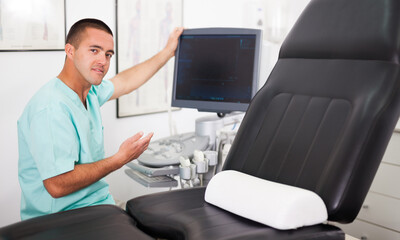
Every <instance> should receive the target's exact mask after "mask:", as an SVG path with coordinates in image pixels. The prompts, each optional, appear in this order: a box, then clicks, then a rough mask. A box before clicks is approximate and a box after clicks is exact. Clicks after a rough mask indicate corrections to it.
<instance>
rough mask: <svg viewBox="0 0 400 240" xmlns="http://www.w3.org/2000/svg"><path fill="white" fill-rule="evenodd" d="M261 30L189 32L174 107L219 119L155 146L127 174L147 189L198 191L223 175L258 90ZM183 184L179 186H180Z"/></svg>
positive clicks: (181, 50) (180, 53)
mask: <svg viewBox="0 0 400 240" xmlns="http://www.w3.org/2000/svg"><path fill="white" fill-rule="evenodd" d="M260 48H261V30H257V29H244V28H201V29H187V30H184V32H183V33H182V35H181V37H180V39H179V44H178V48H177V50H176V54H175V69H174V79H173V90H172V101H171V105H172V107H180V108H195V109H197V110H198V111H205V112H215V113H217V115H215V116H211V117H203V118H199V119H197V120H196V124H195V132H191V133H184V134H179V135H174V136H170V137H166V138H163V139H159V140H156V141H152V142H151V143H150V145H149V147H148V149H147V150H146V151H145V152H144V153H143V154H142V155H141V156H140V157H139V158H138V159H136V160H134V161H132V162H130V163H128V164H127V166H128V167H129V168H128V169H126V170H125V173H126V174H127V175H128V176H130V177H131V178H132V179H134V180H135V181H137V182H138V183H140V184H142V185H144V186H146V187H177V186H178V180H180V186H181V187H182V188H183V187H193V186H196V185H198V186H201V185H203V184H206V183H207V181H208V180H209V179H211V177H212V176H213V175H214V174H215V173H216V172H218V171H219V170H220V169H221V167H222V164H223V160H224V157H225V156H226V154H227V151H229V146H230V143H231V142H232V141H233V138H234V136H235V134H236V130H237V129H238V126H239V125H240V122H241V120H242V118H243V116H244V112H245V111H246V110H247V107H248V105H249V103H250V101H251V99H252V98H253V96H254V95H255V93H256V92H257V90H258V76H259V61H260V52H261V49H260ZM177 179H178V180H177Z"/></svg>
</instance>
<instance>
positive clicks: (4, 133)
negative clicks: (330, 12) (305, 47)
mask: <svg viewBox="0 0 400 240" xmlns="http://www.w3.org/2000/svg"><path fill="white" fill-rule="evenodd" d="M269 1H271V0H269ZM277 1H278V0H277ZM279 1H282V0H279ZM288 1H292V3H294V2H297V3H298V2H299V1H300V0H288ZM247 2H249V3H248V4H245V0H237V1H229V0H185V1H184V9H183V11H184V19H183V21H184V27H186V28H194V27H211V26H212V27H222V26H224V27H253V26H252V24H254V21H253V20H254V16H253V15H252V14H251V13H253V12H254V11H255V9H257V8H259V7H263V8H265V4H266V3H268V1H261V0H254V1H251V0H250V1H248V0H247ZM301 2H308V0H303V1H301ZM66 5H67V6H66V7H67V9H66V12H67V16H66V24H67V29H69V28H70V26H71V25H72V24H73V23H74V22H76V21H77V20H79V19H81V18H86V17H94V18H98V19H101V20H103V21H104V22H106V23H107V24H108V25H109V26H110V27H111V29H112V30H113V32H114V33H115V19H116V18H115V1H114V0H85V1H82V0H66ZM303 6H304V4H300V5H299V7H296V8H295V9H299V8H302V7H303ZM273 46H274V47H273V48H272V50H271V52H273V54H272V58H271V59H272V60H270V61H269V65H271V64H272V65H273V61H274V59H275V58H276V56H277V50H276V49H279V44H278V45H273ZM274 49H275V50H274ZM64 56H65V55H64V53H63V52H62V51H58V52H57V51H56V52H0V81H1V82H2V83H3V84H2V87H1V88H0V164H1V167H0V227H1V226H4V225H7V224H10V223H13V222H17V221H19V219H20V217H19V210H20V207H19V206H20V197H21V194H20V188H19V183H18V166H17V163H18V145H17V126H16V122H17V119H18V117H19V116H20V114H21V113H22V111H23V109H24V107H25V105H26V103H27V102H28V100H29V99H30V97H31V96H32V95H33V94H34V93H35V92H36V91H37V90H38V89H39V88H40V87H41V86H42V85H43V84H44V83H45V82H47V81H48V80H50V79H51V78H53V77H55V76H57V75H58V73H59V72H60V71H61V68H62V66H63V62H64ZM267 58H268V57H267ZM115 59H116V58H115V57H114V58H113V61H112V63H111V67H110V70H109V73H108V74H107V76H106V77H108V78H110V77H112V76H114V75H115V74H116V66H115ZM269 70H270V66H265V73H261V75H262V76H264V77H263V78H266V76H267V75H268V71H269ZM204 115H207V113H198V112H197V111H195V110H189V109H184V110H180V111H176V112H173V113H172V118H173V120H174V121H175V122H176V126H177V130H178V133H183V132H189V131H194V120H195V119H196V118H198V117H200V116H204ZM102 116H103V125H104V127H105V131H104V136H105V151H106V155H107V156H109V155H112V154H114V153H115V152H116V151H117V150H118V148H119V145H120V143H122V141H123V140H125V139H126V138H127V137H129V136H131V135H133V134H135V133H136V132H138V131H144V132H155V136H154V139H157V138H161V137H165V136H168V135H169V128H168V114H167V113H157V114H151V115H143V116H136V117H129V118H123V119H117V118H116V102H115V100H114V101H110V102H108V103H106V104H105V105H104V106H103V107H102ZM123 170H124V169H120V170H118V171H116V172H114V173H112V174H110V175H109V176H108V177H107V180H108V182H109V184H110V191H111V193H112V194H113V195H114V197H115V198H117V199H120V200H123V201H126V200H128V199H130V198H133V197H136V196H139V195H142V194H146V193H150V192H154V191H159V190H155V189H146V188H144V187H142V186H140V185H139V184H137V183H135V182H134V181H133V180H131V179H130V178H129V177H127V176H126V175H125V174H124V173H123Z"/></svg>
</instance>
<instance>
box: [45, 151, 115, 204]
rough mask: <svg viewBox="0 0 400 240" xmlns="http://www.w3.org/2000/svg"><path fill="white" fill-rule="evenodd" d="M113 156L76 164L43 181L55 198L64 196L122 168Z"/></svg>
mask: <svg viewBox="0 0 400 240" xmlns="http://www.w3.org/2000/svg"><path fill="white" fill-rule="evenodd" d="M115 157H116V156H112V157H109V158H106V159H103V160H100V161H97V162H94V163H88V164H78V165H75V168H74V170H72V171H70V172H66V173H63V174H60V175H58V176H55V177H52V178H49V179H46V180H44V181H43V183H44V186H45V187H46V189H47V191H48V192H49V194H50V195H51V196H52V197H54V198H60V197H64V196H66V195H68V194H71V193H73V192H76V191H78V190H80V189H82V188H85V187H87V186H89V185H91V184H93V183H95V182H97V181H99V180H100V179H101V178H103V177H105V176H107V175H108V174H109V173H111V172H112V171H115V170H116V169H118V168H120V167H121V166H118V165H117V161H113V159H111V158H115Z"/></svg>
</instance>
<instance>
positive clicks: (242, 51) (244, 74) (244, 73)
mask: <svg viewBox="0 0 400 240" xmlns="http://www.w3.org/2000/svg"><path fill="white" fill-rule="evenodd" d="M260 45H261V31H260V30H256V29H238V28H202V29H189V30H185V31H184V32H183V34H182V35H181V37H180V39H179V45H178V48H177V51H176V54H175V72H174V82H173V92H172V106H174V107H187V108H196V109H198V110H199V111H209V112H218V113H229V112H233V111H246V110H247V107H248V104H249V103H250V101H251V99H252V97H253V96H254V94H255V93H256V91H257V82H258V64H259V59H260Z"/></svg>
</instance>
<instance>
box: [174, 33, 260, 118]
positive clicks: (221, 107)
mask: <svg viewBox="0 0 400 240" xmlns="http://www.w3.org/2000/svg"><path fill="white" fill-rule="evenodd" d="M186 35H189V36H193V35H254V36H255V38H256V42H255V52H254V58H255V59H254V67H253V79H252V89H251V98H253V97H254V95H255V94H256V92H257V90H258V78H259V64H260V57H261V37H262V31H261V30H259V29H250V28H197V29H185V30H184V31H183V33H182V35H181V37H180V38H179V43H178V47H177V49H176V52H175V66H174V78H173V85H172V101H171V106H172V107H182V108H195V109H197V110H198V111H202V112H216V113H230V112H235V111H241V112H245V111H246V110H247V108H248V105H249V103H233V102H217V101H205V100H201V101H200V100H182V99H176V84H177V73H178V62H179V53H180V52H179V51H180V42H181V38H182V36H186Z"/></svg>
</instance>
